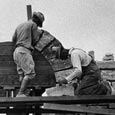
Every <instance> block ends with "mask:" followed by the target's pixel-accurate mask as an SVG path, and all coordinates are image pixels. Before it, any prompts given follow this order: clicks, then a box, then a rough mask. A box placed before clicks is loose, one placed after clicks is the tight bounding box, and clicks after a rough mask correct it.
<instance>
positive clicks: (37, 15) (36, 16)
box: [32, 12, 45, 27]
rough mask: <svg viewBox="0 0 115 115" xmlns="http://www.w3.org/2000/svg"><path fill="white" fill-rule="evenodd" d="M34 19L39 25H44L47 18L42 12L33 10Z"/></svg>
mask: <svg viewBox="0 0 115 115" xmlns="http://www.w3.org/2000/svg"><path fill="white" fill-rule="evenodd" d="M32 20H33V21H34V22H35V23H36V24H37V26H39V27H42V26H43V22H44V20H45V18H44V15H43V14H42V13H41V12H33V16H32Z"/></svg>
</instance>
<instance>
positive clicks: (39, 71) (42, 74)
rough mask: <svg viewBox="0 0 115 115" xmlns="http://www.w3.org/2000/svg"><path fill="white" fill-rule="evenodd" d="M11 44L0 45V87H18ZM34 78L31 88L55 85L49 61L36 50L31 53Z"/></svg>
mask: <svg viewBox="0 0 115 115" xmlns="http://www.w3.org/2000/svg"><path fill="white" fill-rule="evenodd" d="M13 50H14V45H13V44H12V42H2V43H0V80H1V81H0V86H5V85H9V86H19V84H20V83H19V81H18V75H17V71H16V64H15V63H14V60H13ZM33 59H34V61H35V71H36V77H35V79H33V80H32V82H31V86H32V85H33V87H34V86H39V87H40V86H41V87H43V86H44V87H46V88H48V87H52V86H55V85H56V79H55V74H54V71H53V68H52V66H51V64H50V63H49V61H48V60H47V59H46V58H45V57H44V56H43V55H42V54H41V53H40V52H39V51H37V50H35V51H34V52H33ZM49 79H50V80H49Z"/></svg>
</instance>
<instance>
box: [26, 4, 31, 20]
mask: <svg viewBox="0 0 115 115" xmlns="http://www.w3.org/2000/svg"><path fill="white" fill-rule="evenodd" d="M27 18H28V20H30V19H31V18H32V8H31V5H27Z"/></svg>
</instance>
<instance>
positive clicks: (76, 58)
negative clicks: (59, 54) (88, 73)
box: [66, 48, 92, 82]
mask: <svg viewBox="0 0 115 115" xmlns="http://www.w3.org/2000/svg"><path fill="white" fill-rule="evenodd" d="M69 55H70V57H71V63H72V66H73V69H74V71H73V73H72V74H70V75H69V76H67V77H66V79H67V81H68V82H71V81H72V80H73V79H75V78H79V77H81V75H82V67H85V66H88V65H89V64H90V62H91V60H92V58H91V56H89V55H88V54H87V53H86V52H85V51H83V50H82V49H78V48H71V49H70V50H69Z"/></svg>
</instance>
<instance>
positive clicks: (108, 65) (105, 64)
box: [97, 61, 115, 70]
mask: <svg viewBox="0 0 115 115" xmlns="http://www.w3.org/2000/svg"><path fill="white" fill-rule="evenodd" d="M97 65H98V66H99V68H100V69H101V70H115V61H97Z"/></svg>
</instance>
